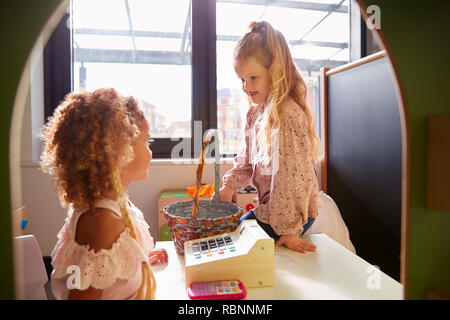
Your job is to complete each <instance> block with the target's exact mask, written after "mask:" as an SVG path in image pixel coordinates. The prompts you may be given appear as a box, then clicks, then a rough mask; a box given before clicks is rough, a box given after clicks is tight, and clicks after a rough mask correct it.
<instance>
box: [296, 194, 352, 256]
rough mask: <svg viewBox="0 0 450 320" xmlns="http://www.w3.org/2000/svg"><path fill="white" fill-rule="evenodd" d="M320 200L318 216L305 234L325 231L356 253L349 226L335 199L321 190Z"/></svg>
mask: <svg viewBox="0 0 450 320" xmlns="http://www.w3.org/2000/svg"><path fill="white" fill-rule="evenodd" d="M319 201H320V204H321V207H320V208H319V213H318V215H317V218H316V220H315V221H314V223H313V224H312V226H311V228H309V229H308V230H307V231H306V232H305V235H309V234H316V233H324V234H326V235H327V236H328V237H330V238H331V239H333V240H334V241H336V242H338V243H340V244H341V245H343V246H344V247H346V248H347V249H348V250H350V251H351V252H353V253H356V250H355V247H354V246H353V244H352V242H351V240H350V234H349V232H348V229H347V226H346V225H345V222H344V220H343V219H342V216H341V212H340V211H339V208H338V207H337V205H336V203H335V202H334V200H333V199H332V198H331V197H330V196H329V195H327V194H325V193H324V192H322V191H320V193H319Z"/></svg>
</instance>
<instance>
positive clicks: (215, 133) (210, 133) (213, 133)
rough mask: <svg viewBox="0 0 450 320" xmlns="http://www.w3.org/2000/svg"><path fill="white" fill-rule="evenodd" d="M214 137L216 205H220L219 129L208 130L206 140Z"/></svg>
mask: <svg viewBox="0 0 450 320" xmlns="http://www.w3.org/2000/svg"><path fill="white" fill-rule="evenodd" d="M212 136H214V153H215V161H214V162H215V165H214V178H215V182H214V185H215V187H214V193H215V194H214V203H219V202H220V194H219V192H218V191H219V189H220V172H219V171H220V170H219V169H220V167H219V166H220V163H219V162H220V150H219V144H220V142H219V130H217V129H209V130H208V134H207V135H206V138H205V140H206V139H208V137H209V139H211V137H212Z"/></svg>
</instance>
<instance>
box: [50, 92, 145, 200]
mask: <svg viewBox="0 0 450 320" xmlns="http://www.w3.org/2000/svg"><path fill="white" fill-rule="evenodd" d="M144 119H145V116H144V113H143V112H142V110H141V109H140V107H139V104H138V101H137V100H136V99H135V98H133V97H124V96H122V95H121V94H119V93H118V92H117V91H116V90H114V89H112V88H108V89H98V90H96V91H93V92H82V93H70V94H68V95H67V96H66V97H65V99H64V101H63V102H62V103H61V104H60V105H59V106H58V107H57V108H56V110H55V112H54V114H53V116H52V117H50V118H49V121H48V123H47V124H46V125H45V126H44V128H43V131H42V133H41V138H42V139H43V141H44V150H43V152H42V155H41V169H42V170H43V171H44V172H47V173H49V174H50V175H51V176H52V177H53V182H54V187H55V190H56V192H57V194H58V195H59V199H60V202H61V205H62V206H63V207H68V205H70V204H72V205H74V206H87V207H89V208H93V207H94V205H95V202H96V201H97V200H99V199H101V198H104V197H105V195H106V194H111V192H112V193H113V194H117V193H119V192H120V190H117V188H118V187H117V181H115V179H116V180H117V173H118V171H120V169H121V168H122V167H123V166H124V165H126V164H127V163H129V162H130V161H131V160H132V159H133V157H134V153H133V147H132V143H133V141H134V140H135V139H136V138H137V137H138V136H139V134H140V130H141V128H140V125H141V123H142V120H144ZM117 196H119V194H117Z"/></svg>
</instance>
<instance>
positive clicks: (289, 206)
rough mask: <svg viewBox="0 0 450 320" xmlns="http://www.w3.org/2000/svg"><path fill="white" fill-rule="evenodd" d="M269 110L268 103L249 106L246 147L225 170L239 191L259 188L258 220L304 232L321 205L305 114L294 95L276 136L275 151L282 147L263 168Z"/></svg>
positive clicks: (225, 181)
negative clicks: (260, 140) (262, 138)
mask: <svg viewBox="0 0 450 320" xmlns="http://www.w3.org/2000/svg"><path fill="white" fill-rule="evenodd" d="M264 109H265V106H264V105H258V106H253V107H250V109H249V111H248V113H247V123H246V127H245V132H246V136H245V147H244V148H243V149H242V150H241V151H240V152H239V153H238V155H237V156H236V157H235V159H234V165H233V168H232V169H230V170H229V171H228V172H226V173H225V175H224V177H223V185H227V186H229V187H231V188H233V189H234V190H235V192H239V191H240V190H242V189H243V188H244V187H246V186H247V185H249V184H250V183H251V184H253V185H254V186H255V187H256V188H257V189H258V198H259V206H258V207H257V208H256V209H254V210H253V211H254V212H255V215H256V217H257V218H258V220H260V221H262V222H264V223H267V224H270V226H271V227H272V228H273V229H274V231H275V232H276V233H277V234H279V235H283V234H289V235H300V234H301V233H302V231H303V226H304V225H305V224H306V223H307V222H308V217H311V218H315V217H316V216H317V211H318V209H319V198H318V194H319V188H318V182H317V177H316V174H315V171H314V166H313V161H312V153H311V141H310V139H309V136H308V131H307V119H306V115H305V113H304V111H303V110H302V108H301V107H300V106H299V105H298V104H297V103H296V102H295V101H294V100H293V99H288V100H287V101H286V102H285V104H284V105H283V107H282V113H283V114H282V117H281V126H280V129H279V131H278V134H277V137H278V139H274V138H272V150H277V149H278V151H279V152H278V154H275V153H274V152H273V155H272V159H271V162H270V164H269V166H266V167H264V166H263V165H262V164H257V163H256V160H255V156H256V154H257V152H258V150H259V149H258V144H257V141H256V137H257V134H258V132H259V131H260V130H261V126H262V125H261V118H262V116H263V113H264ZM277 146H278V148H277Z"/></svg>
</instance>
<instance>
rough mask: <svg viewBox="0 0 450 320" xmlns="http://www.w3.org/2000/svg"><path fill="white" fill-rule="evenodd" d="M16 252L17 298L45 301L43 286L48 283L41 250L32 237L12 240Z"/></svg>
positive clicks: (27, 236) (26, 236)
mask: <svg viewBox="0 0 450 320" xmlns="http://www.w3.org/2000/svg"><path fill="white" fill-rule="evenodd" d="M14 247H15V248H14V249H15V252H16V261H15V263H16V268H15V272H16V291H17V294H16V296H17V298H18V299H24V300H47V295H46V294H45V289H44V286H45V284H46V283H47V281H48V277H47V272H46V270H45V265H44V260H43V259H42V253H41V249H40V248H39V244H38V242H37V240H36V238H35V236H34V235H25V236H20V237H15V238H14Z"/></svg>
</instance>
